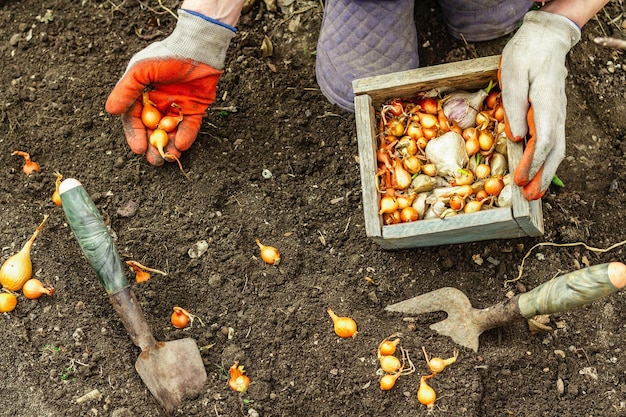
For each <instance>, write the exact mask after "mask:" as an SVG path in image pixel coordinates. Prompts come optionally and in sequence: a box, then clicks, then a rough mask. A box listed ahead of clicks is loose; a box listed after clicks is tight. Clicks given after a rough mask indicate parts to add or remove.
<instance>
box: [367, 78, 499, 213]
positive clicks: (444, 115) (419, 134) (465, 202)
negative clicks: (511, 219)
mask: <svg viewBox="0 0 626 417" xmlns="http://www.w3.org/2000/svg"><path fill="white" fill-rule="evenodd" d="M437 94H438V93H437V92H436V90H432V92H420V93H418V94H417V95H416V97H415V98H413V99H393V100H391V101H390V102H387V103H384V104H383V105H382V106H381V109H380V110H379V111H378V113H377V117H378V120H379V132H378V133H379V134H378V138H379V140H378V143H377V149H376V159H377V164H378V165H377V172H376V186H377V190H378V191H379V193H380V202H379V207H378V212H379V215H380V216H381V217H382V220H383V224H384V225H393V224H398V223H407V222H413V221H418V220H424V219H437V218H439V219H444V218H447V217H450V216H453V215H456V214H459V213H461V214H464V213H475V212H478V211H481V210H486V209H492V208H497V207H501V206H500V205H499V200H498V196H499V193H500V192H501V191H502V189H503V185H502V181H503V180H504V179H505V178H507V177H509V176H510V175H509V173H508V167H507V150H506V144H507V139H506V134H505V133H504V132H505V125H504V123H505V121H504V110H503V107H502V101H501V97H500V91H499V90H498V89H496V88H495V87H494V84H493V83H490V84H489V86H488V87H487V88H485V89H480V90H477V91H458V90H457V91H452V92H451V93H449V94H447V95H445V96H440V95H437ZM409 178H410V181H409ZM504 182H505V183H506V181H504ZM458 186H468V187H471V189H472V191H471V192H469V193H468V192H466V191H463V193H462V194H461V193H459V192H457V190H456V189H455V187H458ZM485 186H486V187H485ZM483 190H486V193H487V198H484V196H483V194H484V193H482V191H483ZM479 192H481V194H480V197H481V200H480V201H481V202H480V203H479V202H478V198H477V194H478V193H479ZM421 193H427V196H426V197H424V198H421V199H419V200H418V199H417V198H416V196H417V195H419V194H421ZM402 200H411V201H418V202H419V207H415V206H414V207H413V209H409V210H406V209H405V207H404V206H403V205H402V204H400V203H399V202H400V201H402ZM500 201H504V200H500ZM502 207H509V205H503V206H502Z"/></svg>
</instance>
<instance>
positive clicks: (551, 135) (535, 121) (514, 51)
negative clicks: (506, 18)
mask: <svg viewBox="0 0 626 417" xmlns="http://www.w3.org/2000/svg"><path fill="white" fill-rule="evenodd" d="M579 40H580V28H579V27H578V26H577V25H576V23H574V22H572V21H571V20H570V19H568V18H566V17H564V16H561V15H558V14H554V13H550V12H544V11H530V12H528V13H527V14H526V16H525V17H524V21H523V23H522V25H521V27H520V28H519V29H518V31H517V33H516V34H515V36H513V38H512V39H511V40H510V41H509V42H508V43H507V45H506V46H505V48H504V50H503V51H502V59H501V62H500V68H499V71H498V79H499V82H500V87H501V89H502V103H503V105H504V112H505V119H506V126H507V135H508V137H509V139H510V140H512V141H515V142H517V141H520V140H522V139H523V138H524V137H526V136H527V135H528V137H527V142H526V148H525V150H524V155H523V156H522V159H521V160H520V161H519V164H518V165H517V168H516V169H515V174H514V181H515V184H517V185H518V186H520V187H522V193H523V195H524V197H525V198H526V199H527V200H537V199H540V198H541V197H542V196H543V194H544V193H545V192H546V190H547V189H548V187H549V186H550V183H551V181H552V178H553V177H554V175H555V173H556V170H557V168H558V166H559V164H560V163H561V161H562V160H563V158H564V157H565V116H566V114H565V113H566V106H567V97H566V95H565V78H566V77H567V69H566V68H565V57H566V55H567V53H568V52H569V50H570V49H571V48H572V47H573V46H574V45H576V43H578V41H579Z"/></svg>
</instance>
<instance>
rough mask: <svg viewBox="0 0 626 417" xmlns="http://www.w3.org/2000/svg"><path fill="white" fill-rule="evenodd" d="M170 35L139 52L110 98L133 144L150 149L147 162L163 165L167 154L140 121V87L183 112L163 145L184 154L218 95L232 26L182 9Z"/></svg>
mask: <svg viewBox="0 0 626 417" xmlns="http://www.w3.org/2000/svg"><path fill="white" fill-rule="evenodd" d="M179 16H180V17H179V21H178V23H177V25H176V28H175V29H174V32H173V33H172V35H170V36H169V37H168V38H166V39H165V40H163V41H161V42H155V43H153V44H151V45H150V46H148V47H147V48H145V49H144V50H142V51H140V52H139V53H137V54H136V55H135V56H134V57H133V58H132V59H131V61H130V63H129V65H128V68H127V70H126V73H125V74H124V76H123V77H122V78H121V79H120V81H119V82H118V83H117V85H116V86H115V88H114V89H113V91H111V94H110V95H109V97H108V99H107V102H106V110H107V111H108V112H109V113H111V114H121V115H122V124H123V127H124V134H125V136H126V141H127V142H128V145H129V146H130V149H131V150H132V151H133V152H134V153H136V154H144V153H145V154H146V159H147V160H148V162H150V163H151V164H154V165H162V164H163V158H162V157H161V155H160V154H159V152H158V151H157V149H156V148H155V147H153V146H151V145H149V143H148V137H149V135H150V133H151V130H150V129H147V128H146V126H145V125H144V124H143V122H142V121H141V110H142V108H143V104H142V93H143V91H144V90H146V89H149V90H151V91H150V93H149V95H150V100H151V101H152V102H153V103H154V104H155V106H156V107H157V109H159V111H160V112H161V113H162V114H163V115H166V114H178V109H177V108H174V107H172V104H176V105H177V106H179V107H180V110H181V111H182V113H183V120H182V122H181V123H180V124H179V125H178V128H177V129H176V130H175V131H174V132H171V133H170V134H169V135H168V136H169V139H170V140H169V142H168V145H167V147H166V149H165V151H166V152H167V153H170V154H172V155H174V156H175V157H176V158H178V157H180V154H181V152H182V151H185V150H187V149H189V147H190V146H191V145H192V144H193V142H194V141H195V139H196V137H197V135H198V132H199V131H200V125H201V123H202V118H203V117H204V115H205V112H206V109H207V108H208V107H209V105H210V104H211V103H213V101H215V90H216V86H217V81H218V80H219V77H220V75H221V74H222V72H223V71H222V70H221V68H222V67H223V62H224V58H225V53H226V49H227V48H228V44H229V42H230V39H231V38H232V37H233V36H234V30H230V29H228V28H226V27H224V26H221V25H218V24H215V23H213V22H210V21H207V20H205V19H203V18H202V17H198V16H196V15H194V14H190V13H186V12H185V11H182V10H181V11H179Z"/></svg>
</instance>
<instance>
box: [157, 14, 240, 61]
mask: <svg viewBox="0 0 626 417" xmlns="http://www.w3.org/2000/svg"><path fill="white" fill-rule="evenodd" d="M234 37H235V30H234V28H230V27H227V26H226V25H220V24H218V23H215V22H212V21H211V20H208V19H204V18H202V17H200V16H197V15H195V14H192V13H189V12H187V11H185V10H178V23H177V24H176V27H175V28H174V31H173V32H172V34H171V35H170V36H168V37H167V38H166V39H165V40H164V41H163V44H164V45H165V46H166V47H167V48H168V49H169V50H170V51H172V52H173V53H175V54H176V55H177V56H181V57H183V58H188V59H192V60H194V61H199V62H202V63H204V64H207V65H209V66H211V67H213V68H215V69H218V70H223V69H224V61H225V60H226V52H227V50H228V46H229V45H230V41H231V39H232V38H234Z"/></svg>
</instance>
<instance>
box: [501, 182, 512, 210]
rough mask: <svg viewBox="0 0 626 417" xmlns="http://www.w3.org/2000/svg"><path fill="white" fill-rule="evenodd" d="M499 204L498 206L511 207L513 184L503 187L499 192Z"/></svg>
mask: <svg viewBox="0 0 626 417" xmlns="http://www.w3.org/2000/svg"><path fill="white" fill-rule="evenodd" d="M497 204H498V207H511V206H512V205H513V186H512V185H511V184H509V185H505V186H504V188H502V191H500V194H498V199H497Z"/></svg>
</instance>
